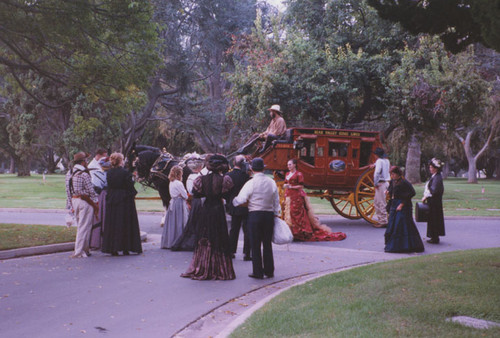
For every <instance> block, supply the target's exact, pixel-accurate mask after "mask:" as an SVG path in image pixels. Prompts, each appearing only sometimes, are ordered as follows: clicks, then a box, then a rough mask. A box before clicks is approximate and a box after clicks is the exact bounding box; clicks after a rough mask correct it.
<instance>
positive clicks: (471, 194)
mask: <svg viewBox="0 0 500 338" xmlns="http://www.w3.org/2000/svg"><path fill="white" fill-rule="evenodd" d="M424 186H425V183H422V184H415V185H414V188H415V192H416V193H417V194H416V195H415V197H414V198H413V205H415V203H416V202H420V201H421V199H422V196H423V192H424ZM483 188H484V194H483V192H482V190H483ZM444 190H445V193H444V196H443V206H444V214H445V216H496V217H500V180H498V181H496V180H479V184H469V183H467V180H466V179H462V178H448V179H446V180H444ZM311 203H312V204H313V208H314V211H315V212H316V213H317V214H332V213H335V211H334V210H333V209H332V207H331V205H330V202H328V201H327V200H322V199H320V198H311ZM494 209H496V210H494Z"/></svg>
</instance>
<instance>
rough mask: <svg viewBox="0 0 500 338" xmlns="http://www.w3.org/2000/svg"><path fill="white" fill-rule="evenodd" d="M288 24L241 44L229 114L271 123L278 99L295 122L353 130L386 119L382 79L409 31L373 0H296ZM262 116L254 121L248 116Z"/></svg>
mask: <svg viewBox="0 0 500 338" xmlns="http://www.w3.org/2000/svg"><path fill="white" fill-rule="evenodd" d="M288 5H289V6H288V10H287V12H286V14H285V17H284V19H283V21H282V22H276V23H275V24H274V25H273V26H270V27H269V26H264V25H262V20H261V19H260V18H258V20H257V21H256V28H255V30H254V31H253V33H252V34H251V35H247V36H243V37H241V38H240V39H238V40H236V41H235V44H234V48H233V56H234V58H235V62H236V64H237V68H236V71H235V72H234V74H232V75H231V76H230V81H231V83H232V87H231V88H230V90H229V92H228V95H229V96H230V97H231V100H232V101H231V106H230V109H228V115H229V116H230V117H231V118H232V119H233V120H235V121H237V122H243V123H245V125H246V126H247V128H248V127H253V128H255V129H258V128H262V127H263V126H264V125H265V124H266V123H267V119H266V117H267V114H265V109H266V108H267V107H268V106H269V105H270V104H274V103H279V104H281V105H282V108H283V110H284V112H285V119H287V121H288V122H289V124H290V123H291V124H292V125H293V124H295V123H299V124H300V125H303V126H314V125H322V126H328V127H344V128H352V127H354V126H358V127H359V126H360V125H362V124H363V123H366V122H373V121H377V120H381V118H382V116H383V115H382V113H383V109H384V105H383V103H382V101H381V99H380V98H381V97H383V95H384V91H385V88H384V86H383V84H382V81H381V79H382V78H383V76H384V74H386V73H387V72H389V71H390V69H391V66H392V65H393V64H394V63H395V62H397V53H395V52H394V51H395V50H398V48H403V47H404V44H403V43H402V40H404V39H405V38H406V36H405V35H404V34H402V33H401V31H400V30H399V29H398V27H397V26H394V25H392V24H390V23H388V22H386V21H384V20H381V19H380V18H379V17H378V15H377V14H376V12H375V11H374V10H373V9H372V8H370V7H368V6H367V5H366V2H364V1H362V2H355V3H353V2H352V1H290V2H289V4H288ZM249 116H250V117H255V120H256V121H253V123H252V124H251V125H250V126H249V121H248V120H249V119H248V117H249Z"/></svg>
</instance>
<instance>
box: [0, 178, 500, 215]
mask: <svg viewBox="0 0 500 338" xmlns="http://www.w3.org/2000/svg"><path fill="white" fill-rule="evenodd" d="M444 184H445V194H444V209H445V210H444V213H445V216H497V217H500V181H494V180H480V181H479V184H468V183H467V180H466V179H458V178H449V179H446V180H445V181H444ZM483 188H484V193H483ZM136 189H137V191H138V192H139V193H138V195H137V197H158V196H159V195H158V193H157V192H156V191H155V190H153V189H150V188H145V187H144V186H142V185H140V184H136ZM415 190H416V192H417V195H416V198H415V199H414V200H413V201H414V202H417V201H419V200H420V199H421V197H422V193H423V190H424V184H418V185H415ZM311 202H312V204H313V207H314V210H315V212H316V213H317V214H335V211H334V210H333V208H332V206H331V205H330V203H329V202H328V201H326V200H321V199H319V198H311ZM136 204H137V209H138V210H139V211H163V208H162V204H161V201H160V200H137V203H136ZM65 205H66V193H65V188H64V175H46V177H45V182H44V181H43V179H42V175H32V176H30V177H17V176H15V175H11V174H3V175H0V208H35V209H64V207H65Z"/></svg>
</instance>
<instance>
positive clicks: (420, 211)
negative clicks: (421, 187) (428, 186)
mask: <svg viewBox="0 0 500 338" xmlns="http://www.w3.org/2000/svg"><path fill="white" fill-rule="evenodd" d="M428 220H429V204H427V203H423V202H417V203H416V205H415V221H416V222H427V221H428Z"/></svg>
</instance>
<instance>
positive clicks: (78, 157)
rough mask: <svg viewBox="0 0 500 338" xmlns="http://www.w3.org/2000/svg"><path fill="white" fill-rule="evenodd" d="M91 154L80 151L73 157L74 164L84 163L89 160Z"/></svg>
mask: <svg viewBox="0 0 500 338" xmlns="http://www.w3.org/2000/svg"><path fill="white" fill-rule="evenodd" d="M89 156H90V154H87V153H86V152H84V151H80V152H78V153H76V154H75V155H73V162H81V161H84V160H86V159H87V158H89Z"/></svg>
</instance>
